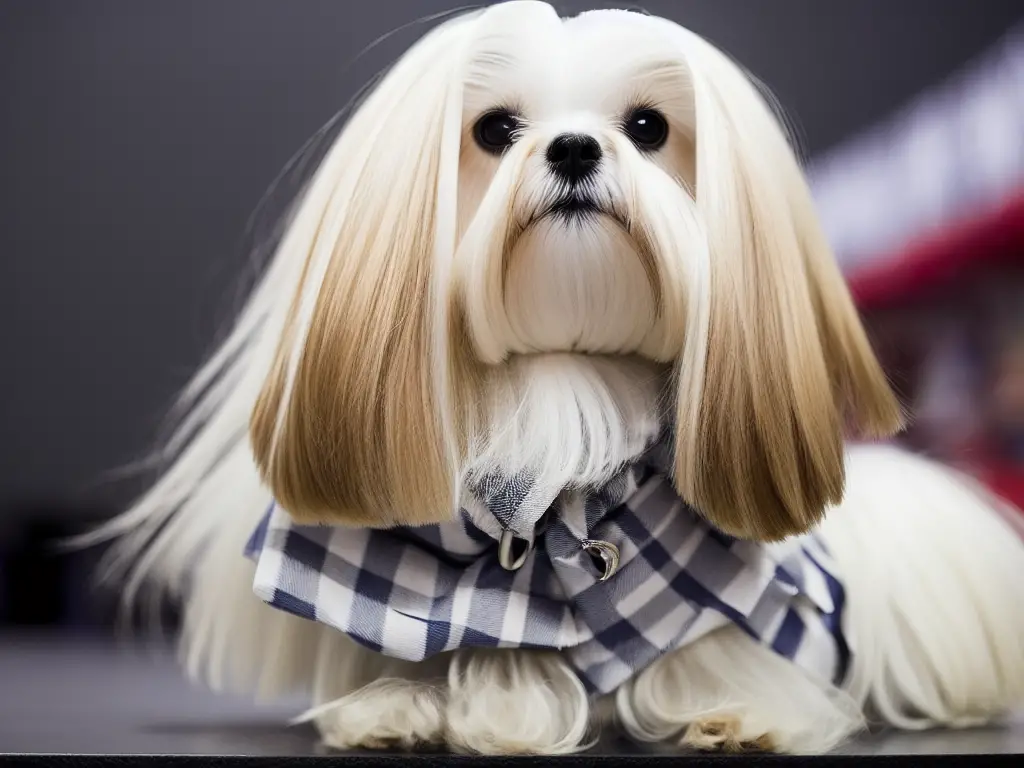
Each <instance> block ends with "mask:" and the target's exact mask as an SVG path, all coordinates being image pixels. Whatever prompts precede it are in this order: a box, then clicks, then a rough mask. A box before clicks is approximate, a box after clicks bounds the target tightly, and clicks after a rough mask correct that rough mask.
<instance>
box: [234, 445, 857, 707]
mask: <svg viewBox="0 0 1024 768" xmlns="http://www.w3.org/2000/svg"><path fill="white" fill-rule="evenodd" d="M665 456H666V454H665V452H664V450H662V449H659V448H655V449H653V450H651V451H648V452H647V453H646V454H644V455H643V456H642V457H640V458H639V459H638V460H637V461H636V462H635V463H634V464H633V465H632V466H629V467H627V468H626V469H625V470H623V471H622V472H621V473H620V474H619V475H618V476H617V477H615V478H614V479H613V480H612V481H611V482H609V483H608V484H607V485H605V486H604V487H603V488H598V489H591V490H589V491H579V490H575V491H572V490H570V491H566V492H564V493H562V494H561V495H559V497H558V498H557V499H556V500H555V502H554V503H553V504H552V505H551V507H550V508H549V509H548V510H547V512H546V513H545V514H544V516H543V519H542V520H541V521H540V522H539V524H538V525H536V526H535V528H534V530H533V531H530V532H524V535H523V538H524V539H525V541H522V542H520V547H521V548H525V549H526V550H527V551H528V554H527V555H526V557H525V560H524V561H523V564H522V566H521V567H519V568H518V569H516V570H506V568H504V567H503V566H502V565H501V564H500V563H499V559H498V556H497V551H498V540H499V539H500V538H501V535H502V531H503V530H505V529H507V527H508V526H507V523H508V522H509V521H512V520H515V519H516V517H517V514H518V513H519V512H521V510H518V508H517V506H516V500H517V499H522V498H525V497H526V495H527V494H528V491H529V483H528V482H526V481H524V480H523V479H522V478H520V479H519V480H518V481H516V482H509V483H505V484H500V483H495V482H490V483H483V484H482V485H481V486H480V489H479V490H478V491H477V493H476V494H475V495H470V496H469V497H468V498H467V499H466V502H465V503H464V504H463V505H462V506H463V508H462V509H461V510H460V514H459V516H458V517H457V518H456V519H453V520H452V521H451V522H448V523H442V524H439V525H429V526H421V527H405V528H392V529H387V530H373V529H352V528H341V527H330V526H304V525H296V524H294V523H293V522H292V521H291V519H290V517H289V516H288V514H287V513H286V512H285V511H284V510H283V509H281V508H280V507H278V506H276V505H273V506H271V508H270V510H269V511H268V512H267V514H266V515H265V517H264V518H263V520H262V522H261V523H260V525H259V527H258V528H257V530H256V531H255V532H254V533H253V535H252V537H251V539H250V541H249V543H248V546H247V549H246V552H247V554H248V556H249V557H251V558H252V559H254V560H255V561H256V564H257V565H256V575H255V581H254V591H255V593H256V595H257V596H258V597H260V598H261V599H262V600H264V601H265V602H267V603H269V604H270V605H272V606H274V607H276V608H279V609H281V610H284V611H287V612H289V613H292V614H295V615H297V616H301V617H304V618H307V619H312V620H314V621H319V622H323V623H324V624H327V625H328V626H331V627H334V628H336V629H338V630H340V631H342V632H344V633H346V634H347V635H349V636H350V637H351V638H352V639H354V640H355V641H357V642H359V643H360V644H362V645H364V646H366V647H367V648H371V649H373V650H374V651H378V652H380V653H384V654H387V655H389V656H395V657H398V658H402V659H407V660H410V661H420V660H423V659H426V658H428V657H430V656H433V655H435V654H437V653H441V652H443V651H450V650H454V649H457V648H467V647H486V648H542V649H560V650H562V651H563V652H564V654H565V656H566V658H567V659H568V661H569V662H570V663H571V664H572V665H573V667H574V668H575V670H576V672H577V674H578V675H579V677H580V679H581V680H582V681H583V682H584V684H585V685H586V686H587V687H588V689H589V690H590V691H591V693H593V694H604V693H608V692H611V691H613V690H615V688H617V687H618V686H619V685H620V684H621V683H623V682H624V681H626V680H628V679H629V678H630V677H632V676H633V675H635V674H637V673H639V672H640V671H641V670H643V669H644V668H645V667H646V666H647V665H648V664H650V663H651V662H652V661H654V660H655V659H656V658H658V657H659V656H660V655H661V654H663V653H666V652H668V651H672V650H674V649H677V648H680V647H682V646H684V645H687V644H688V643H692V642H693V641H694V640H697V639H698V638H700V637H701V636H703V635H705V634H707V633H708V632H710V631H712V630H714V629H717V628H719V627H722V626H726V625H728V624H730V623H733V624H736V625H737V626H739V627H740V628H742V629H743V630H744V631H745V632H746V633H747V634H749V635H750V636H751V637H753V638H754V639H756V640H757V641H759V642H761V643H763V644H765V645H767V646H768V647H770V648H772V649H773V650H774V651H776V652H777V653H779V654H780V655H782V656H784V657H786V658H788V659H791V660H793V661H794V662H796V663H797V664H799V665H800V666H801V667H803V668H804V669H805V670H806V671H807V672H808V673H809V674H811V675H813V676H815V677H816V678H818V679H824V680H827V681H831V682H833V683H835V684H837V685H838V684H840V683H841V682H842V680H843V679H844V677H845V675H846V670H847V667H848V662H849V655H850V652H849V648H848V645H847V642H846V639H845V638H844V635H843V631H842V626H841V619H842V613H843V604H844V591H843V587H842V584H841V582H840V581H839V579H838V578H837V577H836V575H835V568H834V565H833V564H832V563H831V561H830V559H829V557H828V555H827V553H826V551H825V549H824V547H823V544H822V542H821V541H820V540H819V539H818V537H817V536H815V535H813V534H810V535H806V536H803V537H799V538H796V539H792V540H790V541H787V542H783V543H781V544H771V545H764V544H755V543H751V542H746V541H741V540H736V539H732V538H729V537H727V536H725V535H723V534H722V533H720V532H719V531H716V530H715V529H714V528H712V527H711V526H710V525H709V524H708V523H707V521H705V520H704V519H703V518H702V517H701V516H700V515H699V514H698V513H697V512H696V511H695V510H694V509H693V508H691V507H690V506H688V505H687V504H686V503H685V502H684V501H682V500H681V499H680V498H679V496H678V495H677V494H676V493H675V491H674V489H673V487H672V484H671V482H670V481H669V480H668V479H667V473H666V471H665V470H666V465H665ZM520 517H521V515H520ZM595 540H596V541H599V542H608V543H611V544H613V545H614V546H615V547H617V549H618V551H619V556H620V557H619V563H618V568H617V570H616V571H615V572H614V573H613V574H612V575H611V576H610V578H608V579H607V580H602V576H603V575H604V573H605V571H604V570H603V568H602V566H601V565H600V564H599V563H598V562H597V561H595V559H594V558H593V557H591V555H590V554H589V553H588V550H587V549H586V548H585V543H586V542H592V541H595Z"/></svg>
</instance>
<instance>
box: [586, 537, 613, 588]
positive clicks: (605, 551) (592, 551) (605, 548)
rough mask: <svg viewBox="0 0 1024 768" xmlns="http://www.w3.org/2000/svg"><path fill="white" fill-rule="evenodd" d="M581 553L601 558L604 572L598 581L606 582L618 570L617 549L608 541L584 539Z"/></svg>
mask: <svg viewBox="0 0 1024 768" xmlns="http://www.w3.org/2000/svg"><path fill="white" fill-rule="evenodd" d="M583 551H584V552H586V553H587V554H588V555H590V556H592V557H599V558H601V562H602V563H604V571H603V573H602V574H601V578H599V579H598V581H608V579H610V578H611V577H612V576H614V575H615V572H616V571H617V570H619V548H618V547H616V546H615V545H614V544H612V543H611V542H609V541H601V540H599V539H584V541H583Z"/></svg>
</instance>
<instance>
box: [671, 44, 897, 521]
mask: <svg viewBox="0 0 1024 768" xmlns="http://www.w3.org/2000/svg"><path fill="white" fill-rule="evenodd" d="M673 30H674V31H673V32H672V34H674V35H676V36H677V39H678V40H679V46H680V47H681V48H682V49H683V52H684V61H685V70H686V72H687V76H688V78H689V80H690V84H691V86H692V94H693V99H694V113H695V119H696V183H695V191H694V197H695V204H696V211H697V216H698V218H699V220H700V222H701V224H702V228H703V232H704V235H705V236H706V238H707V246H708V250H707V265H706V267H707V269H706V273H707V274H706V279H705V280H704V281H703V282H704V285H703V286H701V287H700V289H699V290H701V291H703V293H704V295H702V296H695V297H694V301H698V302H700V303H701V306H703V307H704V309H703V310H702V311H703V313H704V314H703V318H702V321H701V322H699V323H697V324H696V327H694V328H691V329H688V333H689V334H700V336H701V338H700V339H693V338H691V339H688V340H687V344H689V345H694V344H696V345H697V346H698V347H699V348H700V349H699V352H700V354H696V355H686V354H684V356H683V359H684V360H683V363H682V364H681V366H680V370H679V379H680V393H681V394H680V399H679V403H678V408H677V419H678V431H677V434H676V446H675V447H676V457H675V461H676V464H675V481H676V484H677V488H678V490H679V492H680V494H681V495H682V496H683V497H684V498H686V499H688V500H689V501H691V502H692V503H693V504H694V505H695V506H696V507H697V508H698V509H700V510H701V511H702V513H703V514H704V515H706V516H707V518H708V519H709V520H710V521H711V522H712V524H714V525H715V526H716V527H718V528H720V529H721V530H723V531H725V532H726V533H729V534H732V535H735V536H738V537H743V538H750V539H757V540H769V541H770V540H777V539H780V538H783V537H785V536H787V535H791V534H798V533H801V532H804V531H807V530H808V529H810V528H812V527H813V526H814V525H815V523H817V522H818V521H819V520H820V519H821V517H822V515H823V514H824V513H825V511H826V509H827V508H828V507H829V506H830V505H832V504H836V503H837V502H839V501H840V500H841V498H842V495H843V491H844V478H845V471H844V448H843V441H844V437H845V435H844V429H845V428H852V430H853V431H854V432H856V433H857V434H859V435H860V436H864V437H881V436H887V435H890V434H892V433H893V432H895V431H896V430H898V429H899V428H900V426H901V422H902V412H901V408H900V406H899V404H898V402H897V400H896V398H895V397H894V395H893V393H892V391H891V389H890V387H889V385H888V382H887V381H886V378H885V376H884V374H883V372H882V370H881V367H880V366H879V364H878V361H877V360H876V358H875V356H874V353H873V352H872V350H871V347H870V345H869V343H868V340H867V338H866V334H865V332H864V329H863V327H862V325H861V322H860V319H859V317H858V314H857V311H856V309H855V307H854V305H853V302H852V300H851V297H850V295H849V292H848V290H847V288H846V284H845V281H844V279H843V277H842V275H841V273H840V271H839V269H838V266H837V264H836V262H835V259H834V258H833V255H832V253H831V251H830V249H829V246H828V243H827V242H826V239H825V237H824V235H823V233H822V231H821V230H820V225H819V222H818V219H817V215H816V212H815V210H814V206H813V204H812V200H811V195H810V191H809V189H808V186H807V183H806V180H805V178H804V175H803V173H802V170H801V168H800V166H799V163H798V161H797V158H796V156H795V154H794V152H793V150H792V148H791V147H790V144H789V142H788V141H787V138H786V135H785V133H784V131H783V129H782V127H781V125H780V122H779V121H778V120H777V118H776V116H775V114H774V112H773V110H772V109H771V107H770V106H769V104H768V103H767V101H766V100H765V98H764V97H763V96H762V95H761V93H760V92H759V90H758V89H757V87H755V85H754V84H753V83H752V82H751V80H750V79H748V77H747V76H746V75H745V74H744V72H743V71H742V70H741V69H740V68H739V67H737V66H736V65H734V64H733V63H732V62H731V61H730V60H729V59H728V58H727V57H726V56H725V55H724V54H722V53H721V52H719V51H718V50H716V49H715V48H713V47H712V46H711V45H709V44H708V43H706V42H705V41H703V40H701V39H700V38H699V37H697V36H696V35H693V34H692V33H689V32H686V31H685V30H681V29H680V28H678V27H674V25H673ZM691 349H693V347H692V346H691ZM687 358H688V359H687ZM695 360H702V362H701V363H700V364H699V365H698V366H696V369H693V366H692V363H693V361H695ZM694 376H696V377H698V379H697V380H695V379H693V378H692V377H694ZM686 393H689V394H686ZM695 393H697V396H696V397H695V396H694V394H695Z"/></svg>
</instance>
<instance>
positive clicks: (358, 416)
mask: <svg viewBox="0 0 1024 768" xmlns="http://www.w3.org/2000/svg"><path fill="white" fill-rule="evenodd" d="M277 259H278V260H290V261H291V262H294V264H295V267H294V275H295V284H296V290H295V295H294V299H293V300H292V302H291V303H290V304H289V305H288V306H286V307H283V308H282V309H281V315H280V322H279V325H278V326H277V327H278V328H279V329H280V336H281V338H280V339H279V345H278V352H277V356H276V358H275V360H274V362H273V364H272V365H270V366H269V375H268V377H267V381H266V384H265V387H264V389H263V392H262V394H261V395H260V397H259V401H258V403H257V406H256V409H255V411H254V417H253V420H252V429H251V433H252V438H253V445H254V449H255V454H256V458H257V461H258V463H259V465H260V468H261V470H262V472H263V475H264V477H265V479H266V481H267V483H268V484H269V486H270V487H271V489H272V490H273V492H274V493H275V495H276V496H277V498H278V499H279V501H281V503H282V504H283V506H284V507H285V508H286V509H288V510H289V511H290V512H291V513H292V514H293V515H294V516H295V517H297V518H299V519H301V520H310V521H312V520H316V521H331V522H335V523H343V524H355V525H372V526H387V525H395V524H409V523H429V522H440V521H443V520H448V519H450V518H451V517H452V515H453V513H454V511H455V509H456V506H455V505H456V503H457V499H458V486H459V484H460V482H461V479H462V478H463V477H464V473H465V471H466V467H467V463H468V462H469V461H470V458H471V454H472V452H473V449H472V443H473V440H474V439H475V438H476V437H477V436H476V435H475V434H474V431H475V427H474V423H475V422H474V414H473V410H474V407H475V405H476V403H477V401H478V400H479V399H480V386H479V383H480V381H481V380H482V379H483V378H484V377H485V376H486V371H488V370H492V371H493V370H494V369H495V368H496V367H500V366H505V365H507V364H508V363H509V361H510V360H515V359H518V360H521V359H523V356H524V355H535V354H537V353H551V352H559V353H562V354H564V353H575V354H578V355H595V354H600V355H605V356H608V355H612V356H621V355H627V354H629V355H640V356H643V357H645V358H648V359H649V360H653V361H657V362H659V363H663V364H665V365H666V366H670V367H671V369H672V372H673V376H672V377H671V378H672V384H673V389H672V394H673V396H674V398H675V407H674V409H673V419H672V420H673V424H672V426H674V428H675V440H674V449H675V467H674V473H673V480H674V482H675V485H676V488H677V490H678V491H679V493H680V494H681V495H682V496H683V497H684V498H685V499H687V500H688V501H690V502H691V503H693V504H694V505H695V506H696V507H697V508H699V509H700V510H701V511H702V512H703V513H704V514H705V515H706V516H707V517H708V518H709V519H710V520H711V521H712V522H713V523H715V524H716V525H718V526H719V527H720V528H721V529H723V530H725V531H726V532H728V533H732V534H734V535H739V536H746V537H751V538H759V539H776V538H780V537H782V536H785V535H789V534H792V533H797V532H801V531H805V530H807V529H808V528H810V527H811V526H813V525H814V524H815V522H816V521H817V520H819V519H820V517H821V515H822V514H824V512H825V510H826V508H827V507H828V506H829V505H830V504H833V503H836V502H837V501H838V500H839V499H840V498H841V496H842V492H843V484H844V462H843V437H844V427H847V426H849V427H852V428H853V429H854V430H856V431H858V432H860V433H861V434H867V435H884V434H889V433H891V432H892V431H893V430H895V429H896V428H897V427H898V426H899V424H900V418H901V414H900V409H899V407H898V405H897V403H896V401H895V399H894V398H893V396H892V393H891V391H890V390H889V387H888V385H887V383H886V380H885V378H884V376H883V374H882V372H881V370H880V368H879V366H878V363H877V361H876V360H875V358H874V355H873V353H872V351H871V349H870V346H869V345H868V343H867V340H866V338H865V335H864V331H863V328H862V327H861V324H860V322H859V319H858V317H857V314H856V311H855V309H854V307H853V305H852V302H851V300H850V297H849V294H848V292H847V290H846V287H845V284H844V282H843V279H842V276H841V275H840V273H839V271H838V269H837V267H836V265H835V263H834V260H833V258H832V255H831V253H830V252H829V249H828V245H827V243H826V242H825V239H824V237H823V235H822V233H821V232H820V229H819V227H818V222H817V219H816V216H815V213H814V208H813V205H812V202H811V198H810V194H809V191H808V189H807V185H806V183H805V181H804V178H803V175H802V173H801V170H800V168H799V165H798V163H797V161H796V158H795V157H794V155H793V152H792V150H791V148H790V146H789V144H788V142H787V140H786V137H785V135H784V133H783V131H782V129H781V127H780V125H779V123H778V121H777V119H776V117H775V115H774V114H773V111H772V109H771V107H770V106H769V105H768V104H767V103H766V102H765V100H764V98H763V97H762V95H761V94H760V92H759V91H758V89H757V88H756V87H755V86H754V85H753V84H752V83H751V81H750V80H749V79H748V78H747V76H746V75H745V73H744V72H743V71H742V70H741V69H739V68H738V67H737V66H736V65H735V64H733V63H732V62H731V61H730V60H729V59H728V58H727V57H726V56H724V55H723V54H722V53H720V52H719V51H717V50H716V49H715V48H713V47H712V46H711V45H709V44H708V43H706V42H705V41H703V40H702V39H700V38H699V37H697V36H696V35H694V34H693V33H691V32H689V31H687V30H685V29H683V28H682V27H679V26H678V25H676V24H673V23H671V22H669V21H666V20H663V19H658V18H654V17H648V16H644V15H641V14H637V13H629V12H625V11H596V12H592V13H588V14H583V15H582V16H579V17H576V18H573V19H561V18H559V17H558V15H557V13H556V12H555V11H554V10H553V9H552V8H551V7H550V6H548V5H547V4H546V3H542V2H535V1H534V0H515V1H514V2H508V3H502V4H499V5H496V6H492V7H490V8H487V9H486V10H483V11H478V12H474V13H472V14H469V15H466V16H462V17H459V18H457V19H455V20H453V21H449V22H446V23H445V24H443V25H442V26H441V27H439V28H438V29H436V30H434V31H433V32H431V33H430V34H428V35H427V36H426V37H425V38H424V39H423V40H422V41H421V42H420V43H418V44H417V45H416V46H414V47H413V48H412V49H411V50H410V51H409V52H408V53H407V54H406V55H405V56H404V57H402V58H401V59H400V60H399V61H398V62H397V63H396V65H395V67H394V68H393V69H392V70H391V71H390V72H389V73H388V74H387V76H386V77H385V78H384V79H383V81H382V82H381V83H380V84H379V85H378V86H377V87H376V89H375V90H374V91H373V92H372V93H371V94H370V95H369V96H368V98H367V99H366V100H365V102H364V103H363V104H362V105H361V106H360V107H359V109H358V110H357V111H356V112H355V113H354V114H353V115H352V116H351V118H350V120H349V121H348V123H347V124H346V127H345V129H344V131H343V132H342V134H341V135H340V136H339V138H338V139H337V141H336V143H335V144H334V146H333V147H332V148H331V151H330V153H329V154H328V156H327V157H326V158H325V160H324V161H323V163H322V165H321V167H320V168H319V170H318V171H317V174H316V177H315V178H314V179H313V180H312V182H311V184H310V186H309V188H308V190H307V192H306V194H305V197H304V199H303V201H302V205H301V206H300V207H299V208H298V209H297V211H296V215H295V218H294V220H293V221H292V224H291V227H290V229H289V230H288V232H287V233H286V235H285V237H284V240H283V242H282V244H281V246H280V248H279V253H278V256H277ZM276 341H278V340H277V339H275V342H276ZM482 372H483V373H482Z"/></svg>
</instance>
